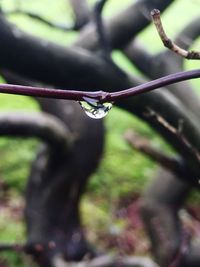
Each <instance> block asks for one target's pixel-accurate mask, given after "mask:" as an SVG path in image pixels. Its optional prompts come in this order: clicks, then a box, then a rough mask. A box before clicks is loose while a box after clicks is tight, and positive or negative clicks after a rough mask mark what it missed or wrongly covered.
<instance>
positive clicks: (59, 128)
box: [0, 112, 72, 153]
mask: <svg viewBox="0 0 200 267" xmlns="http://www.w3.org/2000/svg"><path fill="white" fill-rule="evenodd" d="M0 136H18V137H37V138H40V139H42V140H43V141H44V142H45V143H47V144H49V145H50V147H54V148H60V153H61V152H64V153H66V151H68V149H69V145H70V143H71V142H72V138H71V133H70V132H69V130H68V129H67V127H66V126H65V125H64V123H63V122H62V121H61V120H59V119H58V118H56V117H54V116H52V115H49V114H47V113H46V114H45V113H42V112H40V113H39V112H38V113H28V114H27V113H23V112H15V113H10V112H9V113H1V114H0Z"/></svg>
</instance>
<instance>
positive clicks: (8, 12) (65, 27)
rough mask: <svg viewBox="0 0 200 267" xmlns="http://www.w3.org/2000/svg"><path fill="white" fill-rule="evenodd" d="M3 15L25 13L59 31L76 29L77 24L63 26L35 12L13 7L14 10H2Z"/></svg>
mask: <svg viewBox="0 0 200 267" xmlns="http://www.w3.org/2000/svg"><path fill="white" fill-rule="evenodd" d="M3 14H4V15H15V14H17V15H25V16H28V17H30V18H31V19H35V20H37V21H40V22H42V23H44V24H46V25H47V26H49V27H52V28H55V29H57V30H61V31H75V30H78V27H77V25H74V26H65V25H62V24H57V23H53V22H51V21H49V20H47V19H44V18H43V17H41V16H39V15H37V14H35V13H32V12H30V11H25V10H21V9H15V10H12V11H6V12H3Z"/></svg>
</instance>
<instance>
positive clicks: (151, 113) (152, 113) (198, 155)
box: [146, 108, 200, 163]
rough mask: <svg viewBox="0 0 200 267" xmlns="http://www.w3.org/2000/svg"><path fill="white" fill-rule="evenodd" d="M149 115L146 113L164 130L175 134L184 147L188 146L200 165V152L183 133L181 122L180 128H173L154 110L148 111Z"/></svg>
mask: <svg viewBox="0 0 200 267" xmlns="http://www.w3.org/2000/svg"><path fill="white" fill-rule="evenodd" d="M148 112H149V113H146V116H151V117H154V118H155V119H156V120H157V121H158V123H160V124H161V125H162V126H163V127H164V128H166V129H167V130H168V131H170V132H171V133H172V134H174V135H175V136H177V137H178V138H179V139H180V141H181V142H182V143H183V145H184V146H186V147H187V148H188V149H189V150H190V152H191V153H192V154H193V155H194V156H195V157H196V159H197V160H198V161H199V163H200V151H198V150H197V149H196V148H195V147H194V146H193V145H192V144H191V143H190V141H189V140H188V139H187V138H186V137H185V136H184V134H183V133H182V127H183V125H182V122H181V121H179V125H178V128H175V127H174V126H172V125H171V124H170V123H169V122H167V121H166V120H165V119H164V118H163V117H162V116H161V115H160V114H158V113H157V112H155V111H154V110H152V109H150V108H149V109H148Z"/></svg>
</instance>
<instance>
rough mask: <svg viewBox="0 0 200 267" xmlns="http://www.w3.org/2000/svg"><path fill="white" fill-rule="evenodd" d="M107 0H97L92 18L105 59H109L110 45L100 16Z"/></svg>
mask: <svg viewBox="0 0 200 267" xmlns="http://www.w3.org/2000/svg"><path fill="white" fill-rule="evenodd" d="M106 2H107V0H98V1H97V2H96V3H95V6H94V20H95V23H96V28H97V34H98V38H99V46H100V48H101V49H102V50H103V53H104V55H105V57H106V58H107V59H111V55H110V54H111V47H110V45H109V42H108V37H107V35H106V31H105V26H104V23H103V18H102V11H103V8H104V6H105V4H106Z"/></svg>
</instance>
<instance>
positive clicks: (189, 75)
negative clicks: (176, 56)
mask: <svg viewBox="0 0 200 267" xmlns="http://www.w3.org/2000/svg"><path fill="white" fill-rule="evenodd" d="M196 78H200V69H197V70H191V71H182V72H178V73H175V74H170V75H167V76H165V77H162V78H159V79H156V80H153V81H150V82H146V83H144V84H142V85H138V86H135V87H132V88H129V89H125V90H122V91H118V92H114V93H109V92H104V91H95V92H88V91H75V90H64V89H52V88H51V89H49V88H42V87H31V86H20V85H13V84H0V92H1V93H4V94H17V95H26V96H35V97H48V98H56V99H68V100H75V101H83V100H85V101H87V99H89V98H91V99H94V100H97V101H100V102H101V103H103V102H115V101H119V100H122V99H124V98H129V97H132V96H137V95H140V94H143V93H146V92H149V91H152V90H155V89H158V88H160V87H163V86H167V85H170V84H173V83H177V82H181V81H185V80H189V79H196Z"/></svg>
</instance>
